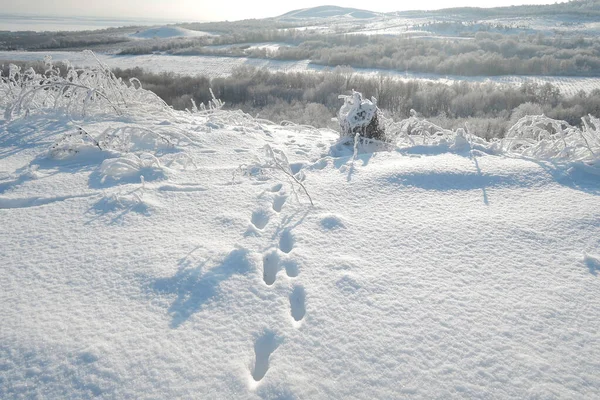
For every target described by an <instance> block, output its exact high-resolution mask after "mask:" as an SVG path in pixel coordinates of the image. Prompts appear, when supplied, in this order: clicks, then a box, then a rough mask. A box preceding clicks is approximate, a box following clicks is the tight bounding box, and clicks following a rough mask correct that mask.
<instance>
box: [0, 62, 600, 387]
mask: <svg viewBox="0 0 600 400" xmlns="http://www.w3.org/2000/svg"><path fill="white" fill-rule="evenodd" d="M102 71H103V70H102V69H98V70H95V71H90V72H89V73H83V74H81V75H80V76H79V77H77V78H73V79H76V82H77V83H76V84H77V87H75V86H68V85H66V84H65V83H64V81H63V80H60V79H59V78H52V79H54V81H52V82H54V83H53V84H52V83H47V84H46V86H45V87H46V88H48V86H49V87H50V88H52V87H54V86H57V87H60V88H61V89H60V90H56V91H53V90H40V91H35V86H29V87H26V88H25V89H24V92H22V94H19V93H20V92H19V89H18V87H17V86H11V85H10V83H8V82H3V86H0V90H3V92H2V94H3V97H0V98H1V99H2V101H3V102H4V104H2V106H3V107H6V109H7V110H8V111H7V112H6V113H5V114H4V119H2V120H0V226H2V229H1V230H0V248H1V249H2V251H0V264H1V265H2V269H1V270H0V319H1V320H2V324H1V325H0V398H21V397H25V398H30V397H31V398H33V397H47V398H89V397H92V396H100V397H103V398H242V399H255V398H267V399H296V398H299V399H309V398H310V399H313V398H340V399H342V398H361V399H363V398H403V397H415V398H434V397H435V398H595V397H597V396H598V394H599V393H600V377H599V374H598V371H599V370H600V362H599V360H600V346H599V344H600V343H599V342H598V340H599V336H598V321H599V320H600V309H599V308H598V307H597V306H596V304H597V301H598V293H599V292H600V278H599V276H598V273H599V272H600V257H599V256H600V222H599V221H600V211H599V210H600V178H599V177H598V176H597V175H594V174H593V172H594V171H596V169H595V168H596V166H595V165H594V164H593V162H591V161H590V159H589V158H584V157H588V156H587V155H583V156H580V155H578V154H584V153H585V152H584V150H585V149H582V148H580V147H577V146H571V145H570V144H571V143H572V142H571V140H574V138H581V137H584V138H585V139H586V140H587V141H588V142H589V143H588V145H589V146H588V148H589V149H590V150H592V149H595V150H598V147H597V146H600V142H598V144H596V142H594V140H596V139H598V138H599V137H600V135H598V129H597V128H596V127H595V126H590V128H589V130H587V131H585V132H583V133H582V132H581V131H579V132H576V131H569V132H570V133H568V134H565V136H564V137H563V139H562V140H561V141H556V142H552V141H544V140H546V139H542V138H541V131H536V132H537V134H538V138H539V139H540V142H539V143H542V144H541V145H539V146H538V145H533V146H531V147H529V145H528V143H530V142H529V141H528V139H527V135H526V134H527V132H529V130H530V129H529V128H531V127H535V126H536V125H535V124H534V122H535V121H537V120H535V119H530V120H523V121H522V122H521V125H520V126H519V127H518V129H519V130H518V132H516V133H515V132H513V133H514V134H513V135H512V136H511V138H510V140H509V142H507V143H502V146H499V144H498V143H496V144H495V145H494V144H487V143H485V142H483V141H481V140H480V139H477V138H476V137H473V136H471V135H468V134H466V133H465V132H462V131H459V132H443V133H439V132H438V133H435V134H434V133H431V134H428V133H426V132H425V129H429V130H430V131H431V129H432V126H431V125H430V124H429V125H428V124H427V123H426V122H425V121H421V120H418V119H417V118H416V117H413V118H412V119H411V120H409V121H404V122H402V123H401V124H400V125H402V127H403V128H402V129H405V130H409V131H410V132H411V133H410V134H407V135H404V136H402V138H399V139H398V140H397V141H395V142H394V143H388V144H383V143H366V142H360V141H357V142H356V143H354V144H353V143H352V140H351V139H349V140H348V139H345V140H340V138H339V135H338V133H337V132H333V131H329V130H319V129H315V128H311V127H303V126H294V125H285V126H282V125H278V124H274V123H272V122H268V121H264V120H259V119H255V118H253V117H251V116H248V115H245V114H243V113H241V112H236V111H223V110H222V109H221V104H220V103H219V102H218V101H215V102H214V103H213V104H212V107H208V109H204V110H203V109H200V110H198V111H197V112H192V113H184V112H175V111H173V110H170V109H169V108H167V107H165V106H164V104H162V103H161V102H160V101H159V100H158V99H157V98H156V97H155V96H153V95H152V94H151V93H149V92H146V91H144V90H143V89H141V88H139V85H138V84H137V83H136V82H134V83H135V86H133V87H125V86H124V85H122V84H120V83H118V81H116V80H114V79H113V77H111V76H110V75H106V74H107V73H106V72H102ZM38 78H39V77H38ZM36 82H37V80H34V81H33V83H31V82H30V84H31V85H35V84H37V83H36ZM60 85H62V86H60ZM82 87H89V88H92V87H94V88H96V89H97V91H96V90H94V91H91V92H90V91H86V90H84V91H83V92H81V89H82ZM106 88H112V89H111V90H112V92H111V91H109V90H108V89H106ZM8 89H12V92H10V91H8ZM9 93H10V94H9ZM27 93H29V94H27ZM25 94H26V95H25ZM11 96H12V97H11ZM30 96H33V100H32V101H29V100H30ZM36 96H38V97H36ZM48 96H57V97H54V98H53V99H52V101H49V100H50V99H49V98H48ZM62 96H66V97H64V98H63V97H62ZM80 96H81V97H80ZM105 96H106V97H105ZM42 98H45V99H46V100H47V101H46V102H44V101H42ZM78 99H79V100H81V101H78ZM47 105H51V106H50V107H49V106H47ZM529 122H531V125H527V123H529ZM547 123H548V122H547V120H543V124H542V125H544V126H546V125H547ZM390 126H391V125H390ZM532 129H533V128H532ZM555 129H557V130H558V129H559V127H555ZM418 132H421V133H418ZM570 134H573V136H569V135H570ZM594 135H595V136H594ZM546 138H548V137H546ZM563 142H564V146H569V147H561V146H563ZM552 143H554V144H553V145H552ZM536 146H538V147H536ZM540 146H541V147H540ZM552 146H554V147H552ZM524 148H529V149H537V150H536V152H530V153H525V152H523V153H519V151H522V150H523V149H524ZM561 149H562V150H561ZM374 150H378V151H374ZM555 150H556V151H555ZM532 151H533V150H532ZM586 151H587V150H586ZM580 152H581V153H580ZM592 153H593V154H597V151H592ZM528 154H529V155H528ZM540 154H547V155H550V154H556V155H557V156H556V157H550V156H548V158H547V159H541V158H539V157H538V156H539V155H540ZM561 157H562V158H561ZM569 160H579V161H569ZM305 190H306V192H305ZM307 194H308V195H310V198H311V199H312V201H313V202H314V206H311V205H310V199H309V197H308V196H307Z"/></svg>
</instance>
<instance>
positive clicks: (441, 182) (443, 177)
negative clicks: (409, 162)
mask: <svg viewBox="0 0 600 400" xmlns="http://www.w3.org/2000/svg"><path fill="white" fill-rule="evenodd" d="M386 180H387V181H388V182H389V183H391V184H393V185H402V186H409V187H416V188H421V189H425V190H441V191H445V190H477V189H479V190H481V189H482V188H488V187H493V186H512V187H522V188H523V187H530V186H531V185H532V184H531V183H530V182H527V181H524V180H521V179H516V177H515V176H502V175H485V174H481V173H477V172H467V173H459V172H452V171H439V172H432V171H426V172H411V173H406V174H402V173H400V174H396V175H392V176H389V177H387V178H386Z"/></svg>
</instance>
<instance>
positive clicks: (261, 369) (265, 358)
mask: <svg viewBox="0 0 600 400" xmlns="http://www.w3.org/2000/svg"><path fill="white" fill-rule="evenodd" d="M281 341H282V339H281V338H279V337H278V336H277V335H276V334H275V332H272V331H266V332H265V333H263V334H262V335H261V336H260V337H259V338H258V339H256V342H255V343H254V354H255V359H254V369H253V370H252V378H254V380H255V381H256V382H259V381H261V380H262V379H263V378H264V377H265V375H266V374H267V371H268V370H269V358H270V357H271V354H273V352H274V351H275V350H277V347H279V345H280V344H281Z"/></svg>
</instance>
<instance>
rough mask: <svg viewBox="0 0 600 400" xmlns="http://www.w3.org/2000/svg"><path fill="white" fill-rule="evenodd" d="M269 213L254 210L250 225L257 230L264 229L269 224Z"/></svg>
mask: <svg viewBox="0 0 600 400" xmlns="http://www.w3.org/2000/svg"><path fill="white" fill-rule="evenodd" d="M269 219H270V216H269V213H268V212H267V211H265V210H256V211H254V212H253V213H252V219H251V220H250V222H252V225H254V226H255V227H256V228H257V229H264V227H265V226H267V224H268V223H269Z"/></svg>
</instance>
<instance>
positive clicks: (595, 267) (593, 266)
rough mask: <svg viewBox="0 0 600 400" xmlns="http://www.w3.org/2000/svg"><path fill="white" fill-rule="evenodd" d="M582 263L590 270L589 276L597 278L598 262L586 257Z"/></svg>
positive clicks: (599, 262)
mask: <svg viewBox="0 0 600 400" xmlns="http://www.w3.org/2000/svg"><path fill="white" fill-rule="evenodd" d="M584 262H585V265H586V266H587V267H588V269H589V270H590V274H592V275H594V276H598V271H600V260H598V259H596V258H594V257H591V256H586V257H585V260H584Z"/></svg>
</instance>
